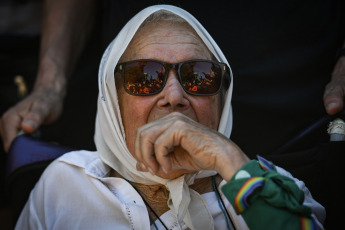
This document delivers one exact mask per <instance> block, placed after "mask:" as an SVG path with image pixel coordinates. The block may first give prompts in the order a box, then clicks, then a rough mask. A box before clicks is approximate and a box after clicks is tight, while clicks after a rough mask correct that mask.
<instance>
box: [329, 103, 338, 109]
mask: <svg viewBox="0 0 345 230" xmlns="http://www.w3.org/2000/svg"><path fill="white" fill-rule="evenodd" d="M338 106H339V103H338V102H331V103H329V104H328V105H327V109H331V108H334V107H338Z"/></svg>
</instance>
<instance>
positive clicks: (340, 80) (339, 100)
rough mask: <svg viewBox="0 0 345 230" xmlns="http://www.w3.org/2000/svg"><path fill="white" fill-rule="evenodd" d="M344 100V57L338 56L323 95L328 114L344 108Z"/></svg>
mask: <svg viewBox="0 0 345 230" xmlns="http://www.w3.org/2000/svg"><path fill="white" fill-rule="evenodd" d="M344 100H345V57H344V56H342V57H341V58H339V60H338V62H337V63H336V65H335V68H334V70H333V73H332V79H331V81H330V82H329V83H328V84H327V86H326V89H325V93H324V96H323V101H324V105H325V108H326V111H327V113H328V114H330V115H333V114H336V113H338V112H340V111H341V110H343V109H344Z"/></svg>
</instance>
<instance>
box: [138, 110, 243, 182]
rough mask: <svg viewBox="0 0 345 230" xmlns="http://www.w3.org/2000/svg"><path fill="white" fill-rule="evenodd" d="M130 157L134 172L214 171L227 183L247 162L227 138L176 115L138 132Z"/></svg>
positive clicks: (151, 124) (179, 114) (147, 125)
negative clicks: (133, 164) (133, 161)
mask: <svg viewBox="0 0 345 230" xmlns="http://www.w3.org/2000/svg"><path fill="white" fill-rule="evenodd" d="M134 157H135V158H136V159H137V160H138V169H141V170H143V171H147V170H148V171H150V172H151V173H152V174H157V175H158V176H159V172H160V170H161V171H163V172H164V173H165V174H167V175H169V173H171V172H173V171H174V170H181V171H184V172H185V171H199V170H216V171H217V172H218V173H219V174H220V175H221V176H222V177H223V178H224V179H225V180H227V181H228V180H230V179H231V177H232V176H233V175H234V173H235V172H236V171H237V170H239V169H240V168H241V167H242V166H243V165H244V164H245V163H246V162H248V161H249V159H248V157H247V156H246V155H245V154H244V153H243V152H242V151H241V149H239V147H238V146H237V145H235V144H234V143H233V142H232V141H230V140H229V139H228V138H226V137H225V136H223V135H222V134H220V133H219V132H217V131H215V130H212V129H210V128H207V127H205V126H203V125H201V124H199V123H197V122H196V121H194V120H192V119H190V118H189V117H186V116H184V115H183V114H181V113H177V112H174V113H171V114H169V115H167V116H165V117H163V118H161V119H159V120H156V121H153V122H151V123H148V124H146V125H144V126H142V127H140V128H139V129H138V131H137V136H136V140H135V150H134Z"/></svg>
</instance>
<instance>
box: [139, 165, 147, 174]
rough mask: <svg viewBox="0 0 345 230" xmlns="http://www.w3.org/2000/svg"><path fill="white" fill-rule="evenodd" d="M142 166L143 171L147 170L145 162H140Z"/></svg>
mask: <svg viewBox="0 0 345 230" xmlns="http://www.w3.org/2000/svg"><path fill="white" fill-rule="evenodd" d="M140 167H141V168H142V169H143V171H145V172H147V167H146V166H145V165H144V164H143V163H140Z"/></svg>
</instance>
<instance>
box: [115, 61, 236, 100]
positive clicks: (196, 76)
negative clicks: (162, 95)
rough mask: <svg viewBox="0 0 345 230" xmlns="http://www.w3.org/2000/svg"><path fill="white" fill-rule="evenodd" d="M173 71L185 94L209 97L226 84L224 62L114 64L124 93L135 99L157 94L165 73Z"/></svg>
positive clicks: (165, 79)
mask: <svg viewBox="0 0 345 230" xmlns="http://www.w3.org/2000/svg"><path fill="white" fill-rule="evenodd" d="M171 69H174V70H175V71H176V72H177V74H178V78H179V82H180V84H181V86H182V88H183V89H184V91H186V92H187V93H188V94H191V95H197V96H211V95H215V94H217V93H218V92H219V90H220V89H221V87H222V86H224V87H225V88H228V87H229V85H230V69H229V67H228V66H227V65H226V64H225V63H220V62H215V61H209V60H189V61H184V62H179V63H173V64H172V63H166V62H162V61H157V60H151V59H141V60H134V61H128V62H122V63H119V64H117V65H116V67H115V74H116V73H120V74H121V76H122V79H123V85H124V87H125V90H126V92H127V93H129V94H131V95H135V96H149V95H154V94H158V93H159V92H161V91H162V89H163V88H164V86H165V84H166V82H167V79H168V75H169V71H170V70H171Z"/></svg>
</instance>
